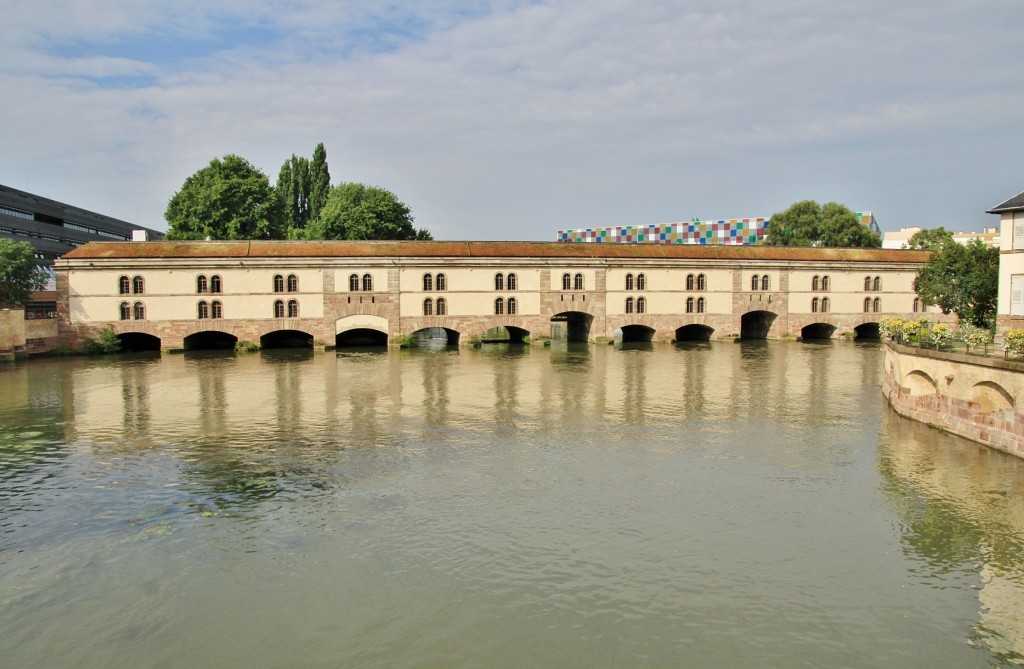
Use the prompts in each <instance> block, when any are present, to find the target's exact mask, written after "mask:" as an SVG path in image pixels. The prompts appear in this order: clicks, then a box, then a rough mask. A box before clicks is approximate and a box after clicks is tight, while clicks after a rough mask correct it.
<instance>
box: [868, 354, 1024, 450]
mask: <svg viewBox="0 0 1024 669" xmlns="http://www.w3.org/2000/svg"><path fill="white" fill-rule="evenodd" d="M882 393H883V394H884V395H885V397H886V398H887V399H888V400H889V404H890V405H892V407H893V409H895V410H896V412H897V413H899V414H900V415H902V416H906V417H907V418H912V419H913V420H917V421H920V422H922V423H927V424H928V425H932V426H934V427H937V428H939V429H942V430H946V431H947V432H952V433H953V434H957V435H960V436H961V437H966V438H967V439H971V440H972V441H976V442H978V443H981V444H985V445H986V446H991V447H993V448H996V449H998V450H1001V451H1005V452H1007V453H1011V454H1013V455H1016V456H1018V457H1024V414H1022V413H1020V412H1019V411H1018V407H1017V401H1018V398H1020V397H1024V362H1018V361H1012V360H1003V359H998V358H986V357H981V356H973V355H968V354H964V353H952V352H943V351H928V350H924V349H917V348H911V347H907V346H901V345H899V344H895V343H892V342H889V343H887V344H886V347H885V382H884V384H883V386H882Z"/></svg>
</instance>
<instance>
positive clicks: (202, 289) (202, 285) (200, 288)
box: [196, 274, 210, 293]
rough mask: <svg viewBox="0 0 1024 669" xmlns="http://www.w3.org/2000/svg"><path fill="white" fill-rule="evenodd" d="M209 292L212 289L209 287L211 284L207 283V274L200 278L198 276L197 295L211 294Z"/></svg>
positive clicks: (201, 275)
mask: <svg viewBox="0 0 1024 669" xmlns="http://www.w3.org/2000/svg"><path fill="white" fill-rule="evenodd" d="M209 290H210V287H209V284H208V283H207V281H206V275H205V274H200V275H199V276H197V277H196V292H197V293H206V292H209Z"/></svg>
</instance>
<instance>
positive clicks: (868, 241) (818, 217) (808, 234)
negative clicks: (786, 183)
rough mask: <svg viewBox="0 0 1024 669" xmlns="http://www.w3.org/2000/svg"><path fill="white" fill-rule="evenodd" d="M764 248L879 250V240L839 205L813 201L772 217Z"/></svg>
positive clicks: (796, 205)
mask: <svg viewBox="0 0 1024 669" xmlns="http://www.w3.org/2000/svg"><path fill="white" fill-rule="evenodd" d="M764 244H766V245H768V246H843V247H864V248H879V247H881V246H882V238H881V237H880V236H878V234H876V233H874V232H872V231H871V230H870V229H868V228H867V227H866V226H865V225H863V224H861V222H860V221H859V220H858V219H857V215H856V214H854V212H852V211H850V210H849V209H848V208H846V207H844V206H843V205H841V204H838V203H836V202H826V203H825V204H823V205H820V204H818V203H817V202H815V201H814V200H801V201H800V202H796V203H794V204H792V205H790V207H789V208H788V209H786V210H785V211H783V212H779V213H776V214H772V217H771V223H770V224H769V225H768V233H767V235H766V236H765V240H764Z"/></svg>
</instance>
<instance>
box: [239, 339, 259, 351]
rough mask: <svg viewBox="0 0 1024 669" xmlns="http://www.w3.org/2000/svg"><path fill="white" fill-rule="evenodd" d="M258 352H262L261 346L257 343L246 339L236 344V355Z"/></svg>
mask: <svg viewBox="0 0 1024 669" xmlns="http://www.w3.org/2000/svg"><path fill="white" fill-rule="evenodd" d="M258 350H260V345H259V344H257V343H255V342H251V341H248V340H246V339H239V340H238V341H236V342H235V352H236V353H255V352H256V351H258Z"/></svg>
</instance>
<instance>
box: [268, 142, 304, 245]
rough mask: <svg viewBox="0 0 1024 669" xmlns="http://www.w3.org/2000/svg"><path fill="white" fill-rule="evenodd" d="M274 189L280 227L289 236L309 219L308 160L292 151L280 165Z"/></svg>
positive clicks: (302, 226)
mask: <svg viewBox="0 0 1024 669" xmlns="http://www.w3.org/2000/svg"><path fill="white" fill-rule="evenodd" d="M274 191H275V192H276V193H277V199H278V201H279V202H280V204H281V216H282V220H281V227H283V229H284V230H286V231H287V232H288V235H289V236H292V235H293V232H292V231H295V230H298V231H301V230H303V229H305V227H306V223H308V221H309V197H310V176H309V161H308V160H306V159H305V158H300V157H298V156H296V155H295V154H294V153H293V154H292V157H291V158H289V159H288V160H286V161H285V162H284V165H282V166H281V171H280V172H279V173H278V175H277V185H276V186H274Z"/></svg>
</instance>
